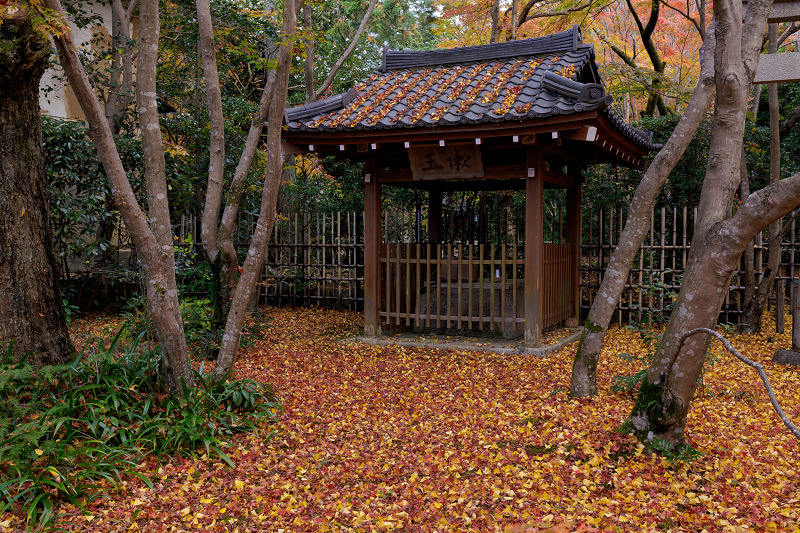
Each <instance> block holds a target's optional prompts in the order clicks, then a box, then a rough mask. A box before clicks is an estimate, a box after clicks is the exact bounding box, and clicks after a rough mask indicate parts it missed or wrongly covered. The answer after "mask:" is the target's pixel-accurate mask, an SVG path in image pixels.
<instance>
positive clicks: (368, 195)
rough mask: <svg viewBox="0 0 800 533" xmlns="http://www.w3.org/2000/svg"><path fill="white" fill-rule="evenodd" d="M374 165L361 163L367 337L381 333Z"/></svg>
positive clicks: (378, 195) (378, 203)
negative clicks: (362, 173)
mask: <svg viewBox="0 0 800 533" xmlns="http://www.w3.org/2000/svg"><path fill="white" fill-rule="evenodd" d="M376 169H377V165H376V163H375V159H370V160H369V161H367V163H366V164H365V165H364V181H365V183H364V335H366V336H367V337H380V335H381V317H380V297H381V272H380V269H381V262H380V250H381V184H380V182H379V181H378V179H377V176H376ZM367 175H369V176H370V177H369V179H367Z"/></svg>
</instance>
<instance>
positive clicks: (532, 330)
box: [524, 147, 544, 348]
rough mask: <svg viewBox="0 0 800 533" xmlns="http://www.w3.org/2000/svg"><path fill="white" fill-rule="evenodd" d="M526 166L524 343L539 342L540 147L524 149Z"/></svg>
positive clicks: (541, 250) (541, 267)
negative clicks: (527, 172)
mask: <svg viewBox="0 0 800 533" xmlns="http://www.w3.org/2000/svg"><path fill="white" fill-rule="evenodd" d="M527 167H528V168H532V169H534V170H535V172H533V173H532V174H533V176H530V175H529V176H528V177H526V178H525V286H524V295H525V346H527V347H531V348H535V347H537V346H540V345H541V344H542V324H543V311H544V306H543V305H542V304H543V302H542V285H543V279H542V278H543V277H544V200H543V197H544V179H543V176H542V151H541V149H537V148H536V147H529V148H528V150H527Z"/></svg>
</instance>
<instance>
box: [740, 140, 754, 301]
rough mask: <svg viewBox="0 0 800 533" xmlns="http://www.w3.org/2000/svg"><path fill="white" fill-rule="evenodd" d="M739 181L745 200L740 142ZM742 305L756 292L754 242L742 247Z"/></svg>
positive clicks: (745, 175) (747, 193)
mask: <svg viewBox="0 0 800 533" xmlns="http://www.w3.org/2000/svg"><path fill="white" fill-rule="evenodd" d="M739 174H740V176H741V177H740V183H739V195H740V196H741V199H742V202H746V201H747V199H748V198H749V197H750V176H749V175H748V173H747V162H746V161H745V158H744V144H742V162H741V164H740V167H739ZM743 263H744V307H745V309H746V308H747V307H749V306H750V305H751V303H752V302H753V297H754V296H755V294H756V270H755V249H754V243H753V242H752V241H751V242H749V243H747V246H746V247H745V249H744V260H743Z"/></svg>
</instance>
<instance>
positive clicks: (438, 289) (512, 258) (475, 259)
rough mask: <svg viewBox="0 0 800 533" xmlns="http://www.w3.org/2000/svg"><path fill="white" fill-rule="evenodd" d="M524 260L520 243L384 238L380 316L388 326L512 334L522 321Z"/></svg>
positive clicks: (401, 328) (395, 329)
mask: <svg viewBox="0 0 800 533" xmlns="http://www.w3.org/2000/svg"><path fill="white" fill-rule="evenodd" d="M523 265H524V261H523V258H522V247H521V246H518V245H517V244H512V245H506V244H501V245H496V244H490V245H484V244H479V245H475V244H455V245H454V244H445V245H442V244H435V245H432V244H430V243H424V244H423V243H400V242H395V243H384V245H383V251H382V254H381V279H382V286H383V291H382V293H383V294H382V297H381V312H380V316H381V318H382V320H383V323H384V325H385V326H386V327H387V328H388V329H389V330H390V331H400V330H404V329H406V328H417V329H423V330H451V331H454V332H458V331H462V332H467V331H470V332H473V333H480V332H483V333H485V334H492V333H493V332H499V333H500V334H503V332H505V331H508V334H509V335H511V331H512V330H513V329H514V326H515V324H521V323H522V322H523V320H524V319H523V317H522V306H521V303H522V302H521V299H520V298H521V296H520V294H521V282H522V275H521V273H522V268H523ZM517 286H519V287H520V289H519V290H515V289H514V288H515V287H517ZM431 295H435V298H433V297H431ZM503 302H505V305H503V304H502V303H503ZM482 310H486V311H488V312H486V313H484V312H482Z"/></svg>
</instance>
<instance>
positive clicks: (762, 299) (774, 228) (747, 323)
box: [741, 22, 783, 333]
mask: <svg viewBox="0 0 800 533" xmlns="http://www.w3.org/2000/svg"><path fill="white" fill-rule="evenodd" d="M768 51H769V53H770V54H775V53H777V52H778V24H777V23H774V22H773V23H771V24H769V50H768ZM767 93H768V97H769V134H770V137H769V182H770V183H777V182H778V180H779V179H781V135H780V114H779V110H778V84H777V83H770V84H769V85H767ZM782 240H783V239H782V233H781V224H780V221H777V222H774V223H772V224H770V226H769V245H768V246H769V247H768V248H767V268H766V269H765V270H764V275H763V276H762V277H761V280H760V282H759V284H758V290H757V291H756V292H755V294H754V296H753V298H751V299H750V300H749V301H748V302H747V306H746V307H745V309H744V316H743V317H742V328H741V329H742V331H744V332H745V333H755V332H757V331H760V330H761V317H762V316H763V315H764V309H765V308H766V306H767V301H768V299H769V295H770V293H771V292H772V287H773V285H774V284H775V276H776V275H777V273H778V268H779V266H780V259H781V241H782Z"/></svg>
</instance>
